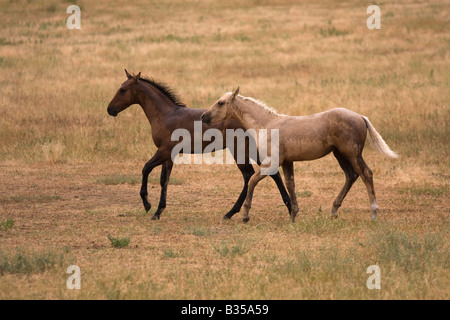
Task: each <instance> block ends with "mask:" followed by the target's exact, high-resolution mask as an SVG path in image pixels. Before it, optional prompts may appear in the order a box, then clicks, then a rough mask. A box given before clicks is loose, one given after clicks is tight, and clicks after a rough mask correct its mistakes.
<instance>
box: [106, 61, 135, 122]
mask: <svg viewBox="0 0 450 320" xmlns="http://www.w3.org/2000/svg"><path fill="white" fill-rule="evenodd" d="M125 74H126V75H127V80H126V81H125V82H124V83H122V85H121V86H120V88H119V90H118V91H117V93H116V95H115V96H114V98H113V99H112V100H111V102H110V103H109V105H108V109H107V110H108V114H109V115H110V116H113V117H115V116H117V114H119V112H121V111H123V110H125V109H126V108H128V107H129V106H131V105H132V104H135V103H137V101H136V83H137V81H138V80H139V77H140V76H141V73H140V72H139V73H138V74H137V75H135V76H132V75H131V74H129V73H128V71H127V69H125Z"/></svg>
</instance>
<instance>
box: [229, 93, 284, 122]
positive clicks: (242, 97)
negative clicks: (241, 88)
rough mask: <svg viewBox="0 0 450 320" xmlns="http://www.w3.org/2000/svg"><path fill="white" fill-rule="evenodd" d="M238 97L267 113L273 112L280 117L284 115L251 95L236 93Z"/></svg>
mask: <svg viewBox="0 0 450 320" xmlns="http://www.w3.org/2000/svg"><path fill="white" fill-rule="evenodd" d="M229 93H230V94H232V92H229ZM238 98H240V99H242V100H244V101H249V102H251V103H253V104H255V105H256V106H258V107H260V108H261V109H262V110H264V111H265V112H267V113H270V114H273V115H276V116H280V117H283V116H285V115H284V114H280V113H278V112H277V111H276V110H275V109H274V108H271V107H269V106H268V105H267V104H266V103H265V102H263V101H261V100H257V99H254V98H251V97H244V96H242V95H240V94H239V95H238Z"/></svg>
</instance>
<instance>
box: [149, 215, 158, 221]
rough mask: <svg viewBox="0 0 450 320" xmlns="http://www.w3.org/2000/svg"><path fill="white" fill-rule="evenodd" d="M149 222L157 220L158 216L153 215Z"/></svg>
mask: <svg viewBox="0 0 450 320" xmlns="http://www.w3.org/2000/svg"><path fill="white" fill-rule="evenodd" d="M151 220H159V216H157V215H153V217H152V218H151Z"/></svg>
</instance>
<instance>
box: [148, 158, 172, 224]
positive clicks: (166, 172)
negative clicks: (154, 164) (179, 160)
mask: <svg viewBox="0 0 450 320" xmlns="http://www.w3.org/2000/svg"><path fill="white" fill-rule="evenodd" d="M172 168H173V162H172V160H167V161H166V162H164V163H163V164H162V169H161V178H160V185H161V196H160V198H159V205H158V210H156V212H155V214H154V215H153V217H152V220H159V217H160V216H161V213H162V212H163V211H164V209H165V208H166V197H167V185H168V184H169V180H170V173H171V172H172Z"/></svg>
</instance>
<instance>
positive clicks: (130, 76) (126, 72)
mask: <svg viewBox="0 0 450 320" xmlns="http://www.w3.org/2000/svg"><path fill="white" fill-rule="evenodd" d="M123 70H125V74H126V75H127V78H128V79H131V78H133V76H132V75H131V74H129V73H128V71H127V69H123Z"/></svg>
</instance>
